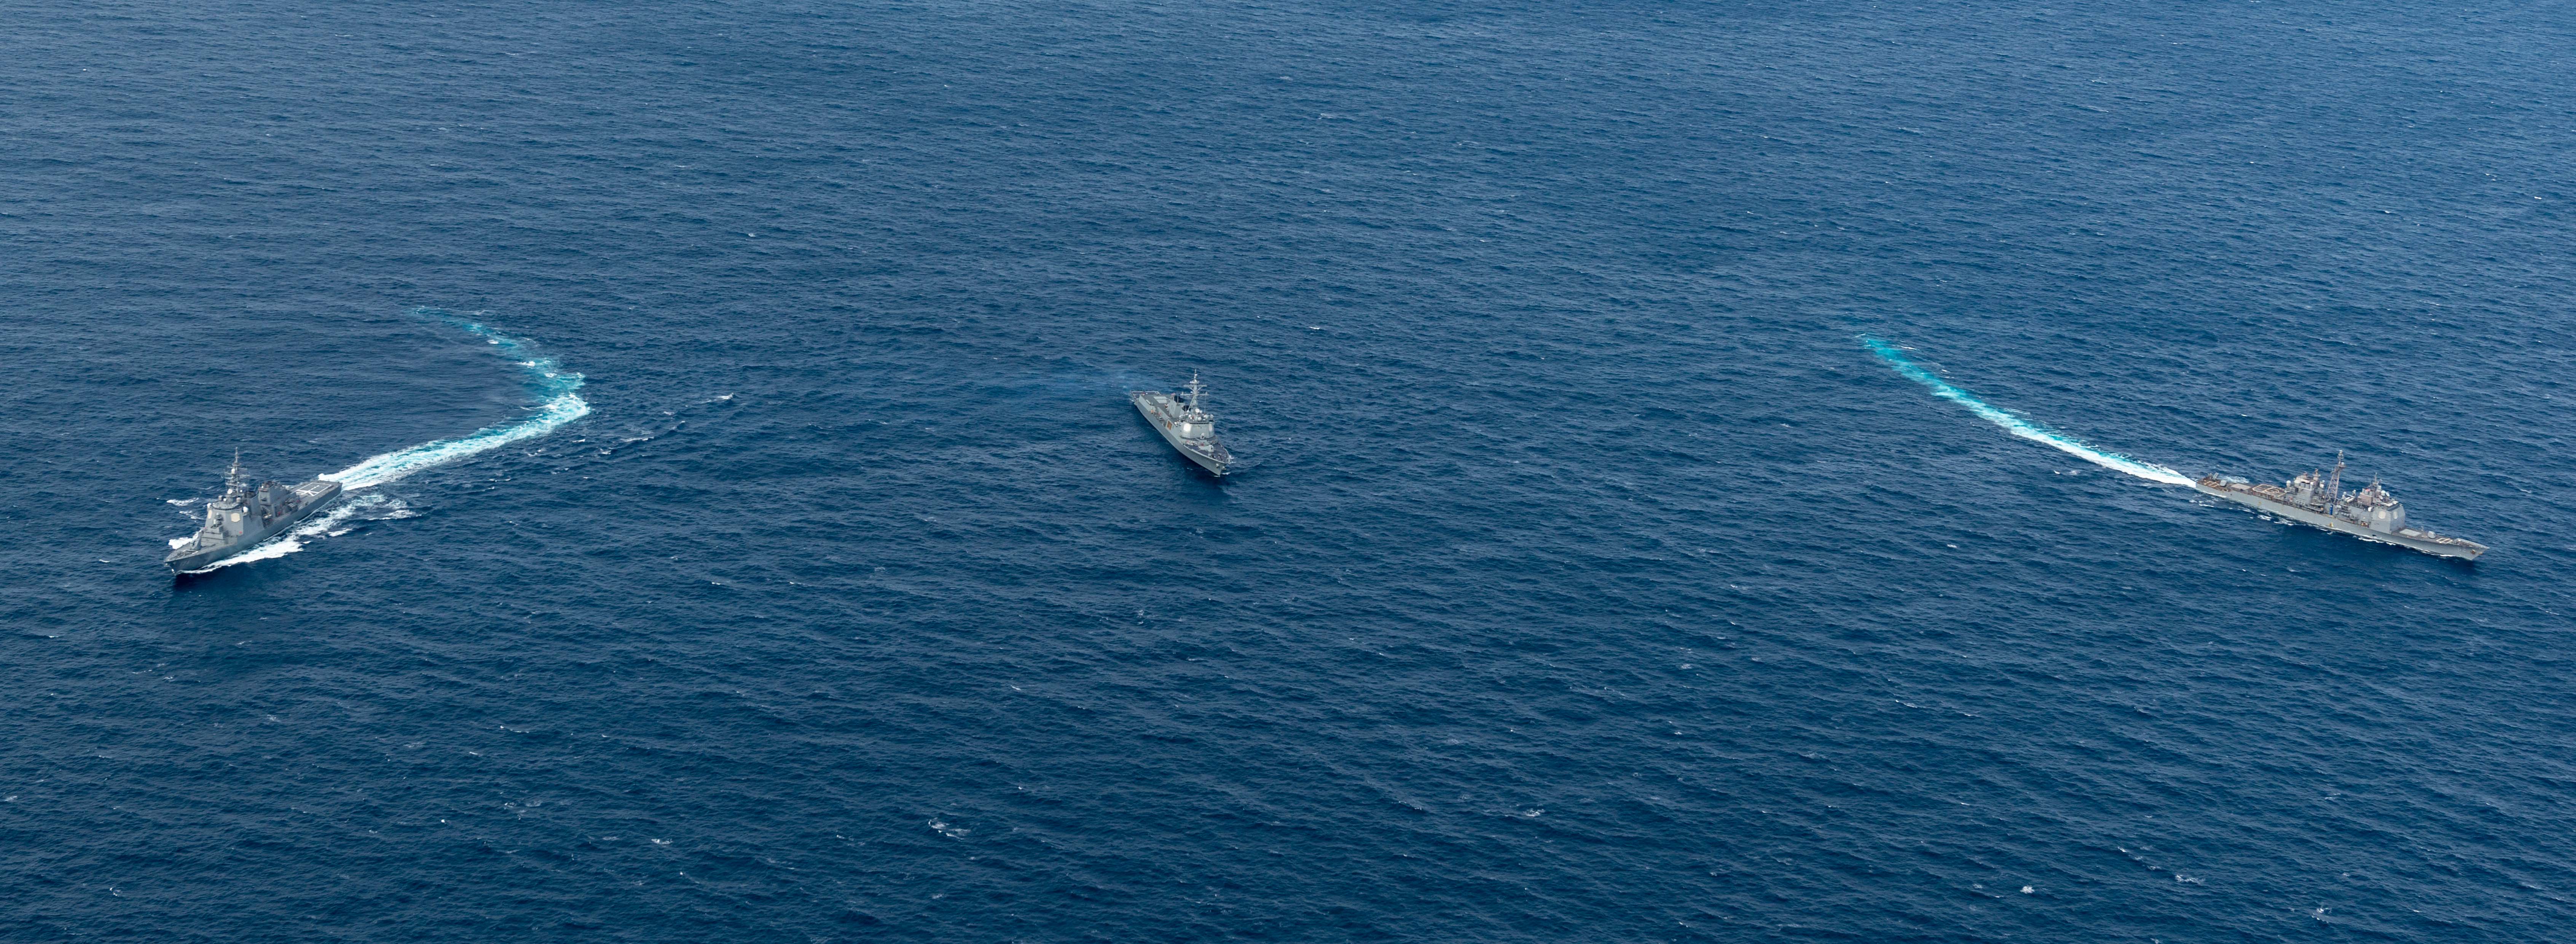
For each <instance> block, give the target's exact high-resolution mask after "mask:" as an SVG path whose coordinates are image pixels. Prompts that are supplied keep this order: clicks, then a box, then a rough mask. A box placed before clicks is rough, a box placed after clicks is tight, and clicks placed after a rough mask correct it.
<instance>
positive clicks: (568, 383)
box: [322, 312, 590, 490]
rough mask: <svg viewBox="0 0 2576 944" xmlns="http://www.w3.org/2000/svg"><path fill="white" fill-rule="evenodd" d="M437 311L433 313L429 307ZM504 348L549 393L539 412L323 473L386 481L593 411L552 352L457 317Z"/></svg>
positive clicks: (362, 482)
mask: <svg viewBox="0 0 2576 944" xmlns="http://www.w3.org/2000/svg"><path fill="white" fill-rule="evenodd" d="M425 313H431V314H434V313H435V312H425ZM453 323H454V324H455V325H456V326H457V327H459V328H463V329H465V330H466V331H468V332H471V333H473V334H474V335H475V336H476V337H480V338H482V339H483V340H485V341H486V342H489V343H491V344H493V345H496V346H498V347H500V349H501V351H502V352H503V353H505V354H509V355H510V356H512V357H513V358H516V359H518V361H519V368H520V369H521V370H524V371H526V372H527V374H528V379H529V383H530V385H531V386H533V387H535V388H536V391H537V394H538V396H541V397H543V398H545V402H543V403H541V404H539V405H538V406H537V408H536V411H535V412H533V413H530V414H529V415H528V416H527V417H525V418H523V419H521V420H519V421H518V422H515V423H504V424H499V425H494V426H486V427H483V428H482V429H479V430H475V431H474V433H473V434H472V435H470V436H463V437H459V438H456V439H441V440H438V441H436V442H425V443H421V444H420V445H417V446H413V447H410V448H408V449H398V450H395V451H393V452H388V453H385V454H383V455H380V456H375V457H373V458H370V459H368V460H366V461H364V462H360V463H358V464H357V465H353V466H350V467H348V468H345V469H341V470H340V471H338V472H333V473H330V474H328V475H324V476H322V477H323V478H326V479H329V480H331V481H334V482H338V483H340V484H341V486H343V487H345V488H349V489H352V490H355V489H361V488H368V487H372V486H377V485H383V484H385V483H387V482H391V481H394V480H396V479H400V478H402V477H404V476H407V475H410V474H412V473H414V472H418V471H420V470H422V469H428V468H433V467H436V466H442V465H446V464H447V463H450V462H454V461H456V460H458V459H462V458H465V457H467V456H471V455H475V454H478V453H484V452H490V451H492V450H494V449H498V448H501V447H503V446H507V445H509V444H511V443H514V442H518V441H520V440H523V439H534V438H536V437H539V436H543V435H545V434H547V433H551V432H554V431H555V430H556V429H558V428H560V427H562V426H563V425H564V424H565V423H570V422H572V421H574V420H577V419H580V418H582V417H585V416H589V415H590V402H589V401H587V400H583V399H582V398H581V381H582V377H581V375H580V374H576V373H573V372H572V371H568V370H565V369H563V368H562V367H561V366H559V365H557V364H556V363H555V359H554V358H551V357H535V356H529V355H528V353H527V350H528V348H529V344H528V342H527V341H525V340H523V339H520V338H514V337H511V336H509V335H506V334H502V333H501V332H498V331H494V330H492V329H491V328H488V327H485V326H483V325H481V324H478V323H475V322H471V321H453Z"/></svg>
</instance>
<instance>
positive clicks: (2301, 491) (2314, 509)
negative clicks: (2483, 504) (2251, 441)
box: [2191, 452, 2487, 561]
mask: <svg viewBox="0 0 2576 944" xmlns="http://www.w3.org/2000/svg"><path fill="white" fill-rule="evenodd" d="M2191 487H2193V488H2196V489H2199V490H2200V491H2201V492H2203V493H2206V494H2209V495H2213V496H2216V497H2219V498H2224V499H2226V500H2228V501H2232V502H2235V503H2237V504H2240V505H2244V506H2246V507H2249V508H2252V509H2254V510H2256V511H2260V512H2263V513H2265V514H2268V515H2271V516H2273V517H2275V518H2279V519H2281V520H2283V521H2296V522H2298V523H2300V524H2304V525H2311V526H2314V527H2319V528H2324V529H2326V530H2328V531H2340V532H2343V533H2345V534H2349V535H2352V536H2354V537H2357V538H2361V539H2363V540H2365V541H2378V542H2380V543H2382V544H2394V545H2397V546H2399V547H2411V548H2414V549H2416V550H2419V551H2422V552H2424V553H2427V554H2431V555H2434V556H2436V557H2456V558H2459V559H2461V560H2472V561H2473V560H2477V559H2478V555H2480V554H2484V553H2486V552H2487V546H2486V545H2484V544H2480V543H2478V542H2476V541H2469V540H2464V539H2461V538H2455V537H2449V536H2446V535H2440V534H2435V533H2433V532H2431V531H2427V530H2424V529H2422V528H2418V527H2415V526H2414V525H2410V524H2407V523H2406V506H2405V505H2404V504H2402V503H2400V502H2398V500H2397V497H2396V496H2394V495H2390V494H2388V490H2387V489H2386V488H2382V487H2380V484H2379V480H2378V479H2372V480H2371V482H2370V487H2369V488H2365V489H2362V490H2361V491H2358V492H2353V493H2351V494H2345V493H2344V491H2343V453H2340V452H2338V453H2335V464H2334V471H2333V472H2332V473H2324V472H2318V471H2313V470H2312V471H2309V472H2306V473H2303V474H2301V475H2300V476H2299V477H2298V478H2294V479H2291V480H2290V481H2289V482H2288V483H2287V484H2285V485H2256V484H2254V483H2252V482H2248V481H2246V480H2244V479H2240V478H2233V477H2228V476H2219V475H2209V476H2203V477H2202V478H2201V479H2200V481H2197V482H2193V483H2191Z"/></svg>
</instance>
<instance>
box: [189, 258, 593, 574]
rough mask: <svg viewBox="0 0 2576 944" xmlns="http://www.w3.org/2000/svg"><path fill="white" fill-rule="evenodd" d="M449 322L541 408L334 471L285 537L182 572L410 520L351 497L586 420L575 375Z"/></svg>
mask: <svg viewBox="0 0 2576 944" xmlns="http://www.w3.org/2000/svg"><path fill="white" fill-rule="evenodd" d="M418 313H420V314H430V315H440V314H442V313H440V312H437V311H435V310H431V309H422V310H420V311H419V312H418ZM449 321H450V323H452V324H455V325H456V326H457V327H459V328H463V329H465V330H466V331H468V332H471V333H473V334H474V336H476V337H479V338H482V339H483V340H484V341H485V342H486V343H489V344H492V345H494V346H497V347H499V348H500V349H501V350H502V351H503V352H504V353H507V354H509V355H510V356H512V357H513V358H517V359H518V362H519V368H520V369H521V370H523V371H526V372H527V375H528V380H529V383H530V384H531V385H532V386H534V387H535V388H536V391H537V394H538V395H539V396H541V397H543V398H544V401H543V402H541V403H539V404H538V405H537V407H536V409H534V410H532V411H530V413H529V414H528V415H527V416H526V417H523V418H521V419H520V420H519V421H518V422H515V423H503V424H499V425H494V426H486V427H484V428H482V429H479V430H475V431H474V433H473V434H472V435H468V436H463V437H459V438H456V439H441V440H438V441H436V442H425V443H422V444H420V445H417V446H413V447H410V448H408V449H398V450H395V451H393V452H388V453H385V454H383V455H380V456H374V457H371V458H369V459H367V460H366V461H364V462H360V463H358V464H357V465H353V466H350V467H348V468H345V469H341V470H340V471H338V472H332V473H329V474H326V475H323V476H321V477H322V478H325V479H329V480H331V481H334V482H338V483H340V487H341V489H342V496H343V497H342V498H341V499H340V501H339V503H338V504H337V505H334V506H333V507H332V508H331V509H330V510H329V511H326V512H323V513H322V514H320V515H318V516H316V517H314V518H313V519H312V520H310V521H306V522H303V523H301V524H298V525H296V526H295V527H293V528H289V529H287V531H286V533H284V534H280V535H278V536H276V537H273V538H270V539H268V540H266V541H263V542H261V543H260V545H259V546H257V547H254V548H252V549H250V550H248V551H245V552H243V553H241V554H238V555H235V556H232V557H227V558H224V559H223V560H222V561H220V562H217V563H216V564H215V565H214V566H212V567H207V568H205V570H193V571H189V573H193V574H202V573H205V572H207V571H212V570H219V569H222V568H225V567H230V566H233V565H234V564H247V563H250V562H252V561H263V560H273V559H276V558H280V557H284V556H286V555H288V554H293V553H295V552H297V551H300V550H303V549H304V542H305V541H307V540H311V539H313V538H319V537H331V536H334V535H338V534H341V533H343V532H345V531H346V530H347V525H348V522H349V521H350V519H352V518H364V519H365V520H370V521H378V520H384V519H388V518H409V517H412V514H413V513H412V511H411V510H410V509H408V508H407V507H405V506H404V505H403V503H402V502H401V501H400V500H398V499H394V498H390V497H387V496H385V495H382V494H377V493H372V492H371V493H368V494H364V495H359V494H354V493H356V492H357V491H358V490H360V489H365V488H372V487H375V486H378V485H383V484H385V483H387V482H391V481H395V480H397V479H400V478H402V477H404V476H407V475H410V474H412V473H414V472H418V471H421V470H423V469H428V468H432V467H435V466H441V465H446V464H447V463H450V462H454V461H456V460H458V459H463V458H465V457H467V456H472V455H476V454H478V453H484V452H490V451H492V450H494V449H498V448H500V447H502V446H506V445H509V444H511V443H514V442H518V441H520V440H523V439H534V438H536V437H539V436H543V435H545V434H547V433H551V432H554V431H555V430H556V429H558V428H561V427H562V426H563V425H564V424H566V423H570V422H572V421H574V420H577V419H580V418H582V417H584V416H588V415H590V403H589V402H588V401H586V400H583V399H582V398H581V383H582V376H581V375H580V374H576V373H573V372H571V371H568V370H564V369H563V368H562V367H560V366H558V365H556V364H555V361H554V358H551V357H535V356H530V355H529V354H528V353H527V348H528V347H529V344H528V342H526V341H524V340H521V339H519V338H514V337H511V336H509V335H506V334H502V333H500V332H498V331H494V330H492V329H491V328H488V327H485V326H483V325H481V324H477V323H474V322H470V321H461V320H455V319H452V318H451V319H449ZM194 501H196V499H173V500H171V502H170V503H171V504H173V505H181V506H185V505H187V504H189V503H192V502H194ZM187 540H188V539H187V538H179V539H177V540H173V541H171V542H170V544H171V546H172V547H173V548H176V547H177V546H178V545H180V544H184V543H186V542H187Z"/></svg>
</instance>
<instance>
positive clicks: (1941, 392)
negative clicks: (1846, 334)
mask: <svg viewBox="0 0 2576 944" xmlns="http://www.w3.org/2000/svg"><path fill="white" fill-rule="evenodd" d="M1860 341H1861V343H1862V344H1866V345H1869V349H1870V352H1871V353H1873V354H1877V355H1878V359H1880V360H1883V361H1886V362H1887V365H1888V366H1890V367H1894V368H1896V372H1897V373H1900V374H1904V375H1905V376H1906V377H1907V378H1910V379H1912V380H1913V381H1914V382H1916V383H1919V384H1922V385H1924V386H1926V387H1930V388H1932V393H1933V394H1934V395H1936V396H1939V397H1940V398H1941V399H1944V400H1948V401H1950V402H1952V403H1956V404H1958V405H1960V406H1964V407H1967V408H1968V411H1969V412H1971V413H1975V414H1977V415H1978V416H1982V417H1985V418H1986V421H1987V422H1990V423H1993V424H1995V425H1997V426H2001V427H2003V428H2004V432H2007V433H2011V434H2013V435H2015V436H2019V437H2021V438H2023V439H2027V440H2030V441H2032V442H2035V443H2039V444H2041V445H2045V446H2048V447H2049V448H2052V449H2056V450H2058V451H2060V452H2064V453H2066V454H2068V455H2072V456H2076V457H2078V458H2081V459H2083V460H2084V461H2086V462H2090V463H2093V464H2094V465H2098V466H2101V467H2103V468H2105V469H2110V470H2112V471H2114V472H2122V473H2126V474H2129V475H2134V476H2137V477H2139V478H2142V479H2145V480H2147V481H2150V482H2162V483H2164V484H2166V485H2189V484H2191V479H2190V478H2189V477H2188V476H2185V475H2183V474H2182V473H2180V472H2176V471H2174V470H2172V469H2168V468H2165V467H2164V466H2160V465H2156V464H2154V463H2152V462H2140V461H2138V460H2136V459H2132V458H2129V457H2127V456H2124V455H2121V454H2119V453H2116V452H2103V451H2102V450H2099V449H2095V448H2093V447H2091V446H2087V445H2085V444H2083V443H2082V442H2079V441H2077V440H2075V439H2074V438H2072V437H2068V436H2064V435H2060V434H2058V433H2055V432H2052V431H2050V430H2049V429H2048V428H2046V427H2043V426H2040V425H2038V424H2036V423H2032V422H2031V421H2029V420H2025V419H2022V418H2021V417H2018V416H2014V415H2012V414H2011V413H2007V412H2005V411H2003V410H1999V409H1996V408H1994V407H1991V406H1987V405H1986V402H1985V401H1983V400H1979V399H1977V398H1976V396H1975V395H1973V394H1970V393H1969V392H1967V391H1965V390H1961V389H1959V388H1957V387H1953V386H1951V385H1950V384H1949V382H1948V381H1945V380H1942V379H1941V378H1939V377H1935V376H1933V375H1932V372H1931V371H1928V370H1924V369H1923V368H1922V367H1921V366H1919V365H1917V364H1915V363H1914V362H1913V361H1910V360H1906V359H1905V355H1904V354H1902V353H1899V352H1898V351H1897V350H1896V348H1894V347H1891V346H1889V345H1888V344H1887V342H1885V341H1881V340H1879V339H1877V338H1873V337H1870V336H1868V335H1861V338H1860Z"/></svg>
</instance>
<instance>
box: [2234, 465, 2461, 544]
mask: <svg viewBox="0 0 2576 944" xmlns="http://www.w3.org/2000/svg"><path fill="white" fill-rule="evenodd" d="M2191 487H2192V488H2193V489H2194V490H2197V491H2199V492H2200V493H2201V494H2204V495H2208V496H2210V497H2213V498H2223V499H2226V500H2228V501H2231V502H2235V503H2236V504H2239V505H2243V506H2245V507H2247V508H2252V509H2254V510H2256V511H2259V512H2262V513H2264V514H2267V515H2271V516H2272V517H2275V518H2279V519H2281V520H2283V521H2293V522H2297V523H2299V524H2304V525H2307V526H2309V527H2312V528H2323V529H2325V530H2328V531H2333V532H2337V533H2340V534H2349V535H2352V536H2353V537H2357V538H2360V539H2362V540H2364V541H2377V542H2379V543H2381V544H2394V545H2396V546H2398V547H2402V548H2406V549H2408V550H2415V551H2422V552H2424V553H2426V554H2431V555H2433V556H2435V557H2448V558H2452V559H2455V560H2468V561H2473V560H2477V559H2478V555H2480V554H2484V553H2486V552H2487V549H2486V546H2485V545H2481V544H2473V543H2470V542H2467V541H2456V540H2455V541H2453V542H2450V543H2441V542H2436V541H2427V540H2422V539H2419V538H2411V537H2407V536H2405V535H2403V534H2391V533H2388V532H2384V531H2377V530H2373V529H2371V528H2366V527H2363V526H2361V525H2358V524H2354V523H2352V522H2350V521H2345V520H2343V519H2341V518H2337V517H2334V516H2331V515H2327V514H2323V513H2319V512H2315V511H2310V510H2308V509H2305V508H2301V507H2299V506H2297V505H2291V504H2286V503H2283V502H2276V501H2267V500H2265V499H2263V498H2261V497H2259V496H2255V495H2247V494H2244V493H2241V492H2232V491H2228V490H2226V489H2222V488H2211V487H2209V486H2207V485H2202V484H2199V483H2197V482H2195V483H2192V486H2191Z"/></svg>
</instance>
